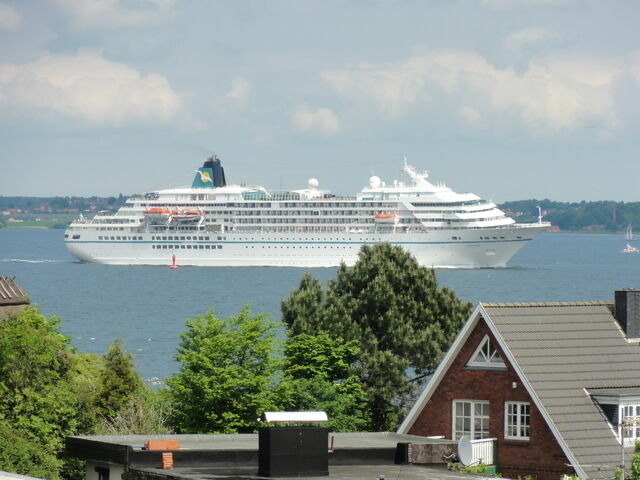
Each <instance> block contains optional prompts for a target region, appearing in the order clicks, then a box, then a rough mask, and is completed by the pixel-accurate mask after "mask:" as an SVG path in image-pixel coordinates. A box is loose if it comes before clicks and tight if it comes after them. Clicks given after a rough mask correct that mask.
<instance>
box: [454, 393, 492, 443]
mask: <svg viewBox="0 0 640 480" xmlns="http://www.w3.org/2000/svg"><path fill="white" fill-rule="evenodd" d="M452 416H453V439H454V440H459V439H460V438H461V437H463V436H467V437H469V438H470V439H471V440H477V439H479V438H488V437H489V402H487V401H484V400H454V401H453V415H452Z"/></svg>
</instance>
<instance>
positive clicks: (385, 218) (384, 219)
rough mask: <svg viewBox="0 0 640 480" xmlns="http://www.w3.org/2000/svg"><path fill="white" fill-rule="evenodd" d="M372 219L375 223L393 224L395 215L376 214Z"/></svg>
mask: <svg viewBox="0 0 640 480" xmlns="http://www.w3.org/2000/svg"><path fill="white" fill-rule="evenodd" d="M373 219H374V220H375V222H376V223H394V222H395V221H396V215H395V213H377V214H376V215H375V216H374V217H373Z"/></svg>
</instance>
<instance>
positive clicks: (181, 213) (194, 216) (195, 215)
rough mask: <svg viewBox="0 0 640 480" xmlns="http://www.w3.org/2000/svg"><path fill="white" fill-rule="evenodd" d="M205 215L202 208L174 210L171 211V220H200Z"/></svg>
mask: <svg viewBox="0 0 640 480" xmlns="http://www.w3.org/2000/svg"><path fill="white" fill-rule="evenodd" d="M203 216H204V212H203V211H202V210H173V211H172V212H171V220H174V221H176V222H192V221H194V220H200V219H201V218H202V217H203Z"/></svg>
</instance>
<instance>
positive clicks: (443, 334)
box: [0, 244, 471, 479]
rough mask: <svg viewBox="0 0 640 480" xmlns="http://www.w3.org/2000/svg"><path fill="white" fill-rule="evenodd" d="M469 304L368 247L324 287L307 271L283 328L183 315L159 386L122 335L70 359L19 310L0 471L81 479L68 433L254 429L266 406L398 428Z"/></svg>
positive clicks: (407, 261)
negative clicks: (144, 373)
mask: <svg viewBox="0 0 640 480" xmlns="http://www.w3.org/2000/svg"><path fill="white" fill-rule="evenodd" d="M470 309H471V305H470V304H469V303H465V302H462V301H460V300H459V299H458V298H457V296H456V295H455V293H454V292H453V291H452V290H450V289H448V288H444V287H439V286H438V284H437V281H436V276H435V272H434V271H433V270H431V269H428V268H424V267H421V266H419V265H418V264H417V262H416V260H415V259H414V258H413V257H412V256H411V255H410V254H408V253H406V252H405V251H404V250H402V249H401V248H399V247H393V246H391V245H388V244H381V245H375V246H372V247H368V246H365V247H363V248H362V250H361V252H360V255H359V259H358V261H357V263H356V264H355V265H354V266H353V267H346V266H345V265H342V266H341V267H339V269H338V271H337V274H336V278H335V279H333V280H330V281H329V282H328V284H327V286H326V288H323V286H322V285H321V284H320V282H319V281H318V280H317V279H315V278H313V277H312V276H310V275H309V274H305V275H303V277H302V279H301V281H300V284H299V286H298V288H296V289H294V290H293V291H292V292H291V293H290V295H289V296H288V297H287V298H285V299H283V300H282V302H281V311H282V322H277V321H275V320H273V319H271V318H269V316H268V315H266V314H254V313H252V312H251V311H250V310H249V307H248V306H245V307H244V308H242V309H241V311H240V312H238V313H237V314H236V315H231V316H229V317H228V318H224V319H222V318H218V317H217V316H216V314H215V312H214V310H213V309H211V310H209V311H207V312H205V313H203V314H202V315H199V316H196V317H194V318H191V319H188V320H187V321H186V330H185V331H184V332H183V333H182V334H181V336H180V343H179V347H178V349H177V353H176V359H177V360H178V362H179V369H178V371H177V372H175V373H174V374H173V375H171V376H170V377H169V378H167V379H166V386H164V387H163V388H160V389H155V390H154V389H151V388H149V387H148V386H146V385H145V384H144V382H143V381H142V380H141V378H140V375H139V374H138V372H137V371H136V369H135V365H134V362H133V357H132V355H131V354H129V353H127V352H126V351H125V349H124V347H123V345H122V343H121V342H120V341H115V342H114V343H113V344H111V345H110V346H109V348H108V350H107V352H106V353H105V354H104V355H95V354H86V353H78V352H77V351H76V350H75V349H74V348H72V347H71V345H70V339H69V338H68V337H66V336H64V335H62V334H61V333H60V328H59V327H60V320H59V319H57V318H56V317H50V318H46V317H44V316H43V315H41V314H40V313H39V312H38V310H37V309H36V308H34V307H27V308H26V309H25V310H24V311H23V312H22V313H20V314H17V315H15V314H14V315H10V316H9V317H8V318H7V319H4V320H0V470H8V471H13V472H16V473H21V474H26V475H32V476H37V477H42V478H47V479H61V478H68V479H76V478H82V477H83V476H84V471H83V467H82V465H81V464H80V463H79V462H78V461H76V460H73V459H69V458H65V457H64V456H63V446H64V438H65V437H66V436H68V435H90V434H162V433H234V432H239V433H245V432H254V431H256V430H257V428H258V427H259V426H260V425H261V424H260V422H259V421H258V420H257V418H258V417H259V416H260V415H261V414H262V413H263V412H265V411H272V410H324V411H326V412H327V413H328V415H329V418H330V423H329V425H328V427H329V428H330V429H331V430H333V431H385V430H394V429H395V428H396V427H397V425H398V423H399V422H400V421H401V420H402V418H403V416H404V415H405V414H406V411H407V409H408V407H409V406H410V404H411V402H412V401H413V399H414V398H415V396H416V394H417V393H418V391H419V390H420V388H421V387H422V386H423V385H424V381H425V379H426V378H427V376H428V375H429V374H430V373H432V372H433V371H434V370H435V368H436V366H437V365H438V363H439V361H440V360H441V358H442V356H443V352H445V351H446V350H447V348H448V346H449V345H450V344H451V342H452V341H453V339H454V337H455V335H456V334H457V332H458V330H459V329H460V327H461V326H462V324H463V323H464V321H465V320H466V318H467V317H468V315H469V313H470Z"/></svg>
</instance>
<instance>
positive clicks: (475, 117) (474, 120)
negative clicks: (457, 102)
mask: <svg viewBox="0 0 640 480" xmlns="http://www.w3.org/2000/svg"><path fill="white" fill-rule="evenodd" d="M460 116H461V117H462V118H463V119H464V120H466V121H467V123H469V124H470V125H473V126H478V125H480V123H481V120H482V119H481V118H480V114H479V113H478V111H477V110H476V109H475V108H471V107H469V106H466V105H465V106H463V107H462V108H460Z"/></svg>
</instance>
